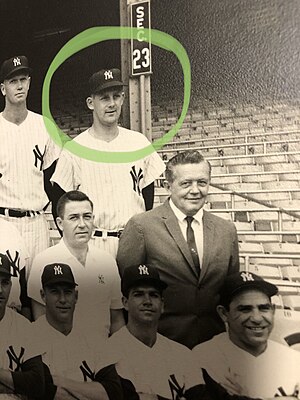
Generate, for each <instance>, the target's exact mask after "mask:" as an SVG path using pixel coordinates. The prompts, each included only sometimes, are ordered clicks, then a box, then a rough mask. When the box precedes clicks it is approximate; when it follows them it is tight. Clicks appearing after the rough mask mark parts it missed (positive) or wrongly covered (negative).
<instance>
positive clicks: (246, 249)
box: [239, 242, 264, 254]
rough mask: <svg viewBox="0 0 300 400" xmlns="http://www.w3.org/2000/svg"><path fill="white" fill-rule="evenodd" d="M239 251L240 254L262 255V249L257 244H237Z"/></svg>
mask: <svg viewBox="0 0 300 400" xmlns="http://www.w3.org/2000/svg"><path fill="white" fill-rule="evenodd" d="M239 251H240V252H241V253H251V254H253V253H263V252H264V249H263V247H262V245H261V244H259V243H247V242H239Z"/></svg>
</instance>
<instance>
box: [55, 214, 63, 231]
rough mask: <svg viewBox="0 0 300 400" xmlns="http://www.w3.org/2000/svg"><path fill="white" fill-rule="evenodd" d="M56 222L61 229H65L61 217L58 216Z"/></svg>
mask: <svg viewBox="0 0 300 400" xmlns="http://www.w3.org/2000/svg"><path fill="white" fill-rule="evenodd" d="M56 224H57V226H58V227H59V229H60V230H61V231H63V230H64V229H63V224H62V219H61V218H60V217H56Z"/></svg>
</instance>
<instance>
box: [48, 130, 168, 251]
mask: <svg viewBox="0 0 300 400" xmlns="http://www.w3.org/2000/svg"><path fill="white" fill-rule="evenodd" d="M74 140H75V141H76V142H77V143H80V144H81V145H84V146H86V147H89V148H92V149H96V150H102V151H108V152H120V151H124V152H128V151H134V150H138V149H142V148H144V147H146V146H149V145H150V142H149V141H148V139H147V138H146V137H145V136H144V135H142V134H141V133H138V132H134V131H130V130H128V129H125V128H122V127H119V135H118V136H117V137H116V138H115V139H113V140H112V141H111V142H105V141H103V140H100V139H97V138H95V137H94V136H92V135H91V134H90V130H89V129H88V130H86V131H84V132H83V133H81V134H80V135H78V136H77V137H76V138H75V139H74ZM67 146H68V144H66V146H65V150H64V151H63V152H62V153H61V156H60V158H59V161H58V163H57V167H56V170H55V173H54V174H53V177H52V180H53V181H54V182H56V183H57V184H58V185H59V186H60V187H61V188H62V189H63V190H65V191H69V190H74V189H75V190H77V189H79V190H81V191H82V192H84V193H86V194H87V195H88V196H89V198H90V199H91V200H92V201H93V203H94V212H95V225H96V227H97V229H98V230H100V231H115V232H117V231H119V230H120V229H123V228H124V226H125V224H126V223H127V221H128V220H129V218H130V217H132V216H133V215H135V214H138V213H141V212H143V211H145V204H144V199H143V197H142V189H143V188H145V187H146V186H148V185H149V184H151V183H152V182H154V180H155V179H157V178H158V177H159V176H160V175H161V174H162V173H163V172H164V170H165V165H164V162H163V161H162V160H161V158H160V157H159V155H158V154H157V153H156V152H153V153H152V154H151V155H149V156H146V157H144V158H142V159H140V160H136V161H133V162H129V163H103V162H94V161H89V160H85V159H83V158H80V157H77V156H75V155H74V154H72V153H71V152H69V151H68V150H67V149H68V147H67ZM95 242H96V243H95V244H96V245H97V246H99V247H101V248H102V249H103V250H107V251H109V252H110V253H111V254H112V255H113V256H114V257H115V256H116V252H117V247H118V238H117V237H108V238H104V239H103V238H100V237H97V238H96V240H95Z"/></svg>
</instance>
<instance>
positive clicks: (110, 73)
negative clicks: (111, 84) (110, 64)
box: [104, 70, 114, 81]
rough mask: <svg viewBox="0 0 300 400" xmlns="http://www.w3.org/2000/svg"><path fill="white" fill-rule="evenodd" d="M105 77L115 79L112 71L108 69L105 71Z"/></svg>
mask: <svg viewBox="0 0 300 400" xmlns="http://www.w3.org/2000/svg"><path fill="white" fill-rule="evenodd" d="M104 79H105V80H106V81H107V80H108V79H114V76H113V73H112V71H110V70H108V71H105V72H104Z"/></svg>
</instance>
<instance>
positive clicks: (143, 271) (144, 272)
mask: <svg viewBox="0 0 300 400" xmlns="http://www.w3.org/2000/svg"><path fill="white" fill-rule="evenodd" d="M139 271H140V275H149V271H148V268H147V267H146V265H140V266H139Z"/></svg>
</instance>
